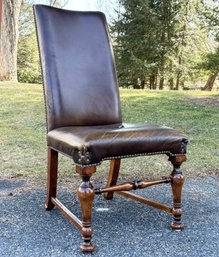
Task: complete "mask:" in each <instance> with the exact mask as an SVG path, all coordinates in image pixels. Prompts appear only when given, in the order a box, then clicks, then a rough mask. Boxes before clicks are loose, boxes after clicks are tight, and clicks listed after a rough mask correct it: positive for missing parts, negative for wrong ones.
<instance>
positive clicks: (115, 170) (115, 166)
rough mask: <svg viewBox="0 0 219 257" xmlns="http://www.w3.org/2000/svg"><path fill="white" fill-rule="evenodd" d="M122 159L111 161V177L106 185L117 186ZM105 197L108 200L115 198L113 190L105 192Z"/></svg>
mask: <svg viewBox="0 0 219 257" xmlns="http://www.w3.org/2000/svg"><path fill="white" fill-rule="evenodd" d="M120 164H121V160H120V159H115V160H111V161H110V171H109V177H108V180H107V184H106V187H107V188H108V187H111V186H115V185H116V183H117V179H118V176H119V169H120ZM104 198H105V199H107V200H112V199H113V192H106V193H104Z"/></svg>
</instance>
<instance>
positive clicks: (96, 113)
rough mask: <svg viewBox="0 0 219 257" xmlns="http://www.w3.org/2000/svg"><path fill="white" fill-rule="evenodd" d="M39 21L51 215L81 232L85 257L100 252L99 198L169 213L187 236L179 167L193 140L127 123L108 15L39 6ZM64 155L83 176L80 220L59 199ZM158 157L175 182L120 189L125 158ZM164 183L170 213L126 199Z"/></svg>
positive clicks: (164, 180)
mask: <svg viewBox="0 0 219 257" xmlns="http://www.w3.org/2000/svg"><path fill="white" fill-rule="evenodd" d="M34 15H35V23H36V30H37V39H38V46H39V52H40V60H41V68H42V75H43V76H42V77H43V86H44V87H43V89H44V98H45V109H46V124H47V146H48V173H47V174H48V179H47V197H46V204H45V206H46V210H51V209H53V208H54V207H57V208H58V209H60V210H61V211H62V212H63V213H64V215H65V216H67V218H68V219H69V220H70V221H72V223H73V224H74V225H75V226H76V227H77V228H79V229H80V231H81V234H82V244H81V246H80V249H81V251H83V252H92V251H93V250H94V245H93V244H92V242H91V237H92V231H93V230H92V225H91V214H92V205H93V200H94V196H95V195H96V194H103V195H104V197H105V199H106V200H111V199H113V197H114V193H117V194H120V195H122V196H124V197H127V198H130V199H133V200H136V201H138V202H141V203H143V204H147V205H150V206H152V207H155V208H158V209H160V210H163V211H165V212H167V213H169V214H171V215H173V222H172V224H171V227H172V228H173V229H177V230H180V229H182V228H183V224H182V222H181V215H182V209H181V192H182V186H183V183H184V180H185V177H184V175H183V173H182V170H181V164H182V163H183V162H184V161H185V160H186V155H185V154H186V145H187V141H188V140H187V136H186V135H184V133H182V132H180V131H178V130H175V129H172V128H169V127H165V126H158V125H153V124H152V125H150V124H126V123H123V120H122V115H121V107H120V97H119V90H118V84H117V77H116V69H115V61H114V56H113V50H112V46H111V43H110V36H109V33H108V28H107V23H106V19H105V15H104V14H103V13H101V12H79V11H68V10H62V9H58V8H53V7H49V6H45V5H34ZM176 118H177V117H176ZM59 153H60V154H64V155H67V156H68V157H70V158H71V159H73V161H74V164H75V166H76V167H75V170H76V172H77V173H78V174H79V175H80V176H81V179H82V182H81V184H80V185H79V187H78V189H77V195H78V198H79V201H80V204H81V212H82V214H81V216H82V220H79V219H78V218H77V217H76V216H75V215H74V214H73V213H71V212H70V211H69V210H68V209H67V208H66V207H65V206H64V205H63V204H62V203H61V202H60V201H59V200H58V198H57V177H58V154H59ZM155 154H159V155H161V154H163V155H167V156H168V160H169V161H170V162H171V163H172V165H173V170H172V172H171V174H170V175H169V176H166V177H164V178H162V179H154V180H153V179H151V180H145V179H141V180H137V181H134V182H125V183H123V184H119V185H118V184H117V179H118V176H119V170H120V164H121V159H122V158H128V157H135V156H140V155H155ZM103 160H110V171H109V175H108V179H107V183H106V187H104V188H93V185H92V183H91V180H90V178H91V176H92V175H93V173H94V172H96V166H97V165H99V164H100V163H101V162H102V161H103ZM135 165H138V163H137V162H136V163H135ZM143 175H144V174H143V172H142V176H143ZM97 176H98V174H97ZM163 183H170V184H171V187H172V192H173V207H172V208H171V207H169V206H166V205H163V204H160V203H157V202H154V201H151V200H149V199H145V198H142V197H140V196H137V195H135V194H132V193H129V192H128V191H130V190H133V189H134V190H136V189H143V188H147V187H149V186H153V185H159V184H163ZM112 222H113V221H112ZM144 222H145V224H146V221H144ZM155 222H156V221H155ZM60 233H61V232H60ZM112 247H113V246H112Z"/></svg>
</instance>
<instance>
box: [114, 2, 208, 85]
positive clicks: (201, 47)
mask: <svg viewBox="0 0 219 257" xmlns="http://www.w3.org/2000/svg"><path fill="white" fill-rule="evenodd" d="M119 2H120V4H121V5H122V6H123V8H124V11H123V13H121V15H120V17H119V19H118V20H117V21H114V23H113V26H112V32H113V35H114V42H115V53H116V60H117V66H118V78H119V81H120V85H129V84H131V85H133V87H134V88H144V87H145V86H147V87H149V88H151V89H156V88H159V89H163V88H164V86H167V87H169V88H170V89H179V86H182V87H186V83H187V82H188V81H192V80H193V79H194V78H196V77H197V69H195V66H196V65H197V62H200V60H201V58H202V56H203V52H205V51H207V48H208V35H207V33H206V32H205V30H204V28H203V26H202V24H203V21H206V19H204V18H203V17H204V16H203V15H202V13H203V11H204V10H205V3H203V2H202V1H199V0H182V1H178V0H166V1H162V0H119ZM199 78H200V72H199Z"/></svg>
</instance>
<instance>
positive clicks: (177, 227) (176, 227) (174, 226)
mask: <svg viewBox="0 0 219 257" xmlns="http://www.w3.org/2000/svg"><path fill="white" fill-rule="evenodd" d="M170 226H171V228H172V229H174V230H176V231H181V230H183V228H184V224H183V223H176V222H174V221H173V222H172V223H171V225H170Z"/></svg>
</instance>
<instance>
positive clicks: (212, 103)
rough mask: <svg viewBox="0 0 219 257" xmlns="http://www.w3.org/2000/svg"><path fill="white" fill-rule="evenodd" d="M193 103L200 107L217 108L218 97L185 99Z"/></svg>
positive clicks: (191, 97) (189, 97)
mask: <svg viewBox="0 0 219 257" xmlns="http://www.w3.org/2000/svg"><path fill="white" fill-rule="evenodd" d="M187 98H188V99H189V100H190V101H192V102H193V103H197V104H200V105H204V106H208V107H214V108H219V96H209V97H193V96H188V97H187Z"/></svg>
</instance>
